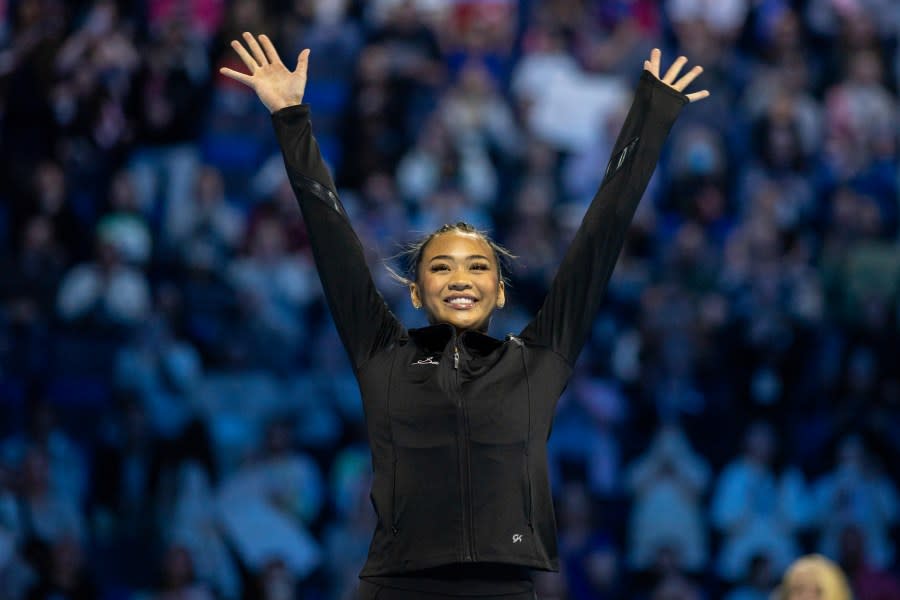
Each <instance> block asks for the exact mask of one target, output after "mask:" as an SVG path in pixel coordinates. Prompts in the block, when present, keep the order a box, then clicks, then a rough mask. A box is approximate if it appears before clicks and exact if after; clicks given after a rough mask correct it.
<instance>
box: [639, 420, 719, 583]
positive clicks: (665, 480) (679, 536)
mask: <svg viewBox="0 0 900 600" xmlns="http://www.w3.org/2000/svg"><path fill="white" fill-rule="evenodd" d="M626 481H627V486H628V488H629V490H630V491H631V492H632V493H633V494H634V496H635V502H634V508H633V511H632V516H631V522H630V525H629V547H630V552H629V557H628V562H629V565H630V566H631V567H632V568H633V569H636V570H639V571H645V570H648V569H649V568H650V567H651V566H653V563H654V561H656V560H657V557H658V555H659V554H660V553H662V552H664V551H668V552H671V554H672V556H673V557H675V560H676V561H677V567H678V569H679V570H686V571H690V572H699V571H701V570H702V568H703V566H704V565H705V564H706V561H707V551H708V550H707V540H706V537H707V533H706V530H705V527H704V523H703V518H702V512H701V503H700V501H701V498H702V495H703V493H704V491H705V489H706V486H707V485H708V483H709V467H708V466H707V464H706V463H705V461H704V460H703V459H702V458H701V457H699V456H697V455H696V454H695V453H694V452H693V451H692V450H691V448H690V446H689V445H688V441H687V439H686V438H685V436H684V434H683V433H682V432H681V431H680V430H679V429H678V428H676V427H674V426H671V425H670V426H663V427H662V428H661V429H660V430H659V431H658V432H657V434H656V436H655V438H654V440H653V442H652V444H651V446H650V448H649V449H648V451H647V452H646V453H645V454H644V455H642V456H640V457H638V458H637V459H636V460H635V462H634V463H632V464H631V465H629V467H628V475H627V476H626Z"/></svg>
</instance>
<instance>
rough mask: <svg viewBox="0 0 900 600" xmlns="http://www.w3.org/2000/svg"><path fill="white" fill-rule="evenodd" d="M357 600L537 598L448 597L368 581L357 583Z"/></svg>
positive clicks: (514, 599) (528, 597) (519, 598)
mask: <svg viewBox="0 0 900 600" xmlns="http://www.w3.org/2000/svg"><path fill="white" fill-rule="evenodd" d="M357 598H358V600H464V599H465V598H472V599H474V600H537V596H536V595H535V593H534V592H533V591H531V592H513V593H511V594H502V595H500V596H497V595H491V596H485V595H482V594H479V593H477V592H473V593H472V594H469V595H466V596H459V595H455V594H454V595H448V594H442V593H440V592H419V591H414V590H400V589H396V588H390V587H386V586H383V585H379V584H376V583H370V582H368V581H360V582H359V595H358V596H357Z"/></svg>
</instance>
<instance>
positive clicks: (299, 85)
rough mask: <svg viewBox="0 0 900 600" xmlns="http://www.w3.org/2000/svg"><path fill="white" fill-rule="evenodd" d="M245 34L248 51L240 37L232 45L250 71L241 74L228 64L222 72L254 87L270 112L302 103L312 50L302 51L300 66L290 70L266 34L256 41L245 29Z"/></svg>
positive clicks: (298, 59) (298, 64) (298, 61)
mask: <svg viewBox="0 0 900 600" xmlns="http://www.w3.org/2000/svg"><path fill="white" fill-rule="evenodd" d="M243 37H244V42H245V43H246V44H247V48H249V51H248V50H247V48H244V45H243V44H241V42H239V41H238V40H232V42H231V47H232V48H234V50H235V52H237V53H238V56H240V57H241V60H242V61H244V64H245V65H247V68H248V69H250V74H249V75H247V74H246V73H240V72H238V71H235V70H234V69H229V68H228V67H222V68H221V69H219V72H220V73H221V74H222V75H225V76H226V77H230V78H232V79H234V80H236V81H240V82H241V83H243V84H244V85H247V86H249V87H251V88H253V91H255V92H256V95H257V96H259V99H260V100H261V101H262V103H263V104H265V105H266V108H268V109H269V112H273V113H274V112H276V111H278V110H281V109H282V108H285V107H287V106H293V105H295V104H300V103H301V102H303V91H304V90H305V89H306V68H307V65H308V59H309V50H308V49H307V50H303V51H302V52H301V53H300V55H299V56H298V57H297V68H295V69H294V70H293V71H290V70H288V68H287V67H285V66H284V63H283V62H281V58H280V57H279V56H278V52H277V51H276V50H275V46H273V45H272V41H271V40H270V39H269V37H268V36H267V35H265V34H263V35H260V36H259V39H258V40H257V38H255V37H253V35H252V34H250V33H248V32H245V33H244V35H243Z"/></svg>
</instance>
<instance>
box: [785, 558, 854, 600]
mask: <svg viewBox="0 0 900 600" xmlns="http://www.w3.org/2000/svg"><path fill="white" fill-rule="evenodd" d="M775 597H776V598H777V599H778V600H852V599H853V594H852V593H851V592H850V586H849V585H848V584H847V578H846V577H845V576H844V572H843V571H841V568H840V567H839V566H837V564H836V563H835V562H834V561H831V560H829V559H827V558H825V557H824V556H822V555H820V554H811V555H809V556H803V557H801V558H798V559H797V560H796V561H794V563H793V564H791V566H790V567H789V568H788V570H787V572H786V573H785V574H784V580H783V581H782V583H781V587H780V593H779V594H777V595H776V596H775Z"/></svg>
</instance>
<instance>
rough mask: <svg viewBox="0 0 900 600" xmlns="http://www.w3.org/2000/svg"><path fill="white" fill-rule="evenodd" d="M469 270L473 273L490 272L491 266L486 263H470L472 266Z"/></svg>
mask: <svg viewBox="0 0 900 600" xmlns="http://www.w3.org/2000/svg"><path fill="white" fill-rule="evenodd" d="M469 268H470V269H472V270H473V271H490V270H491V265H489V264H487V263H472V266H471V267H469Z"/></svg>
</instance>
